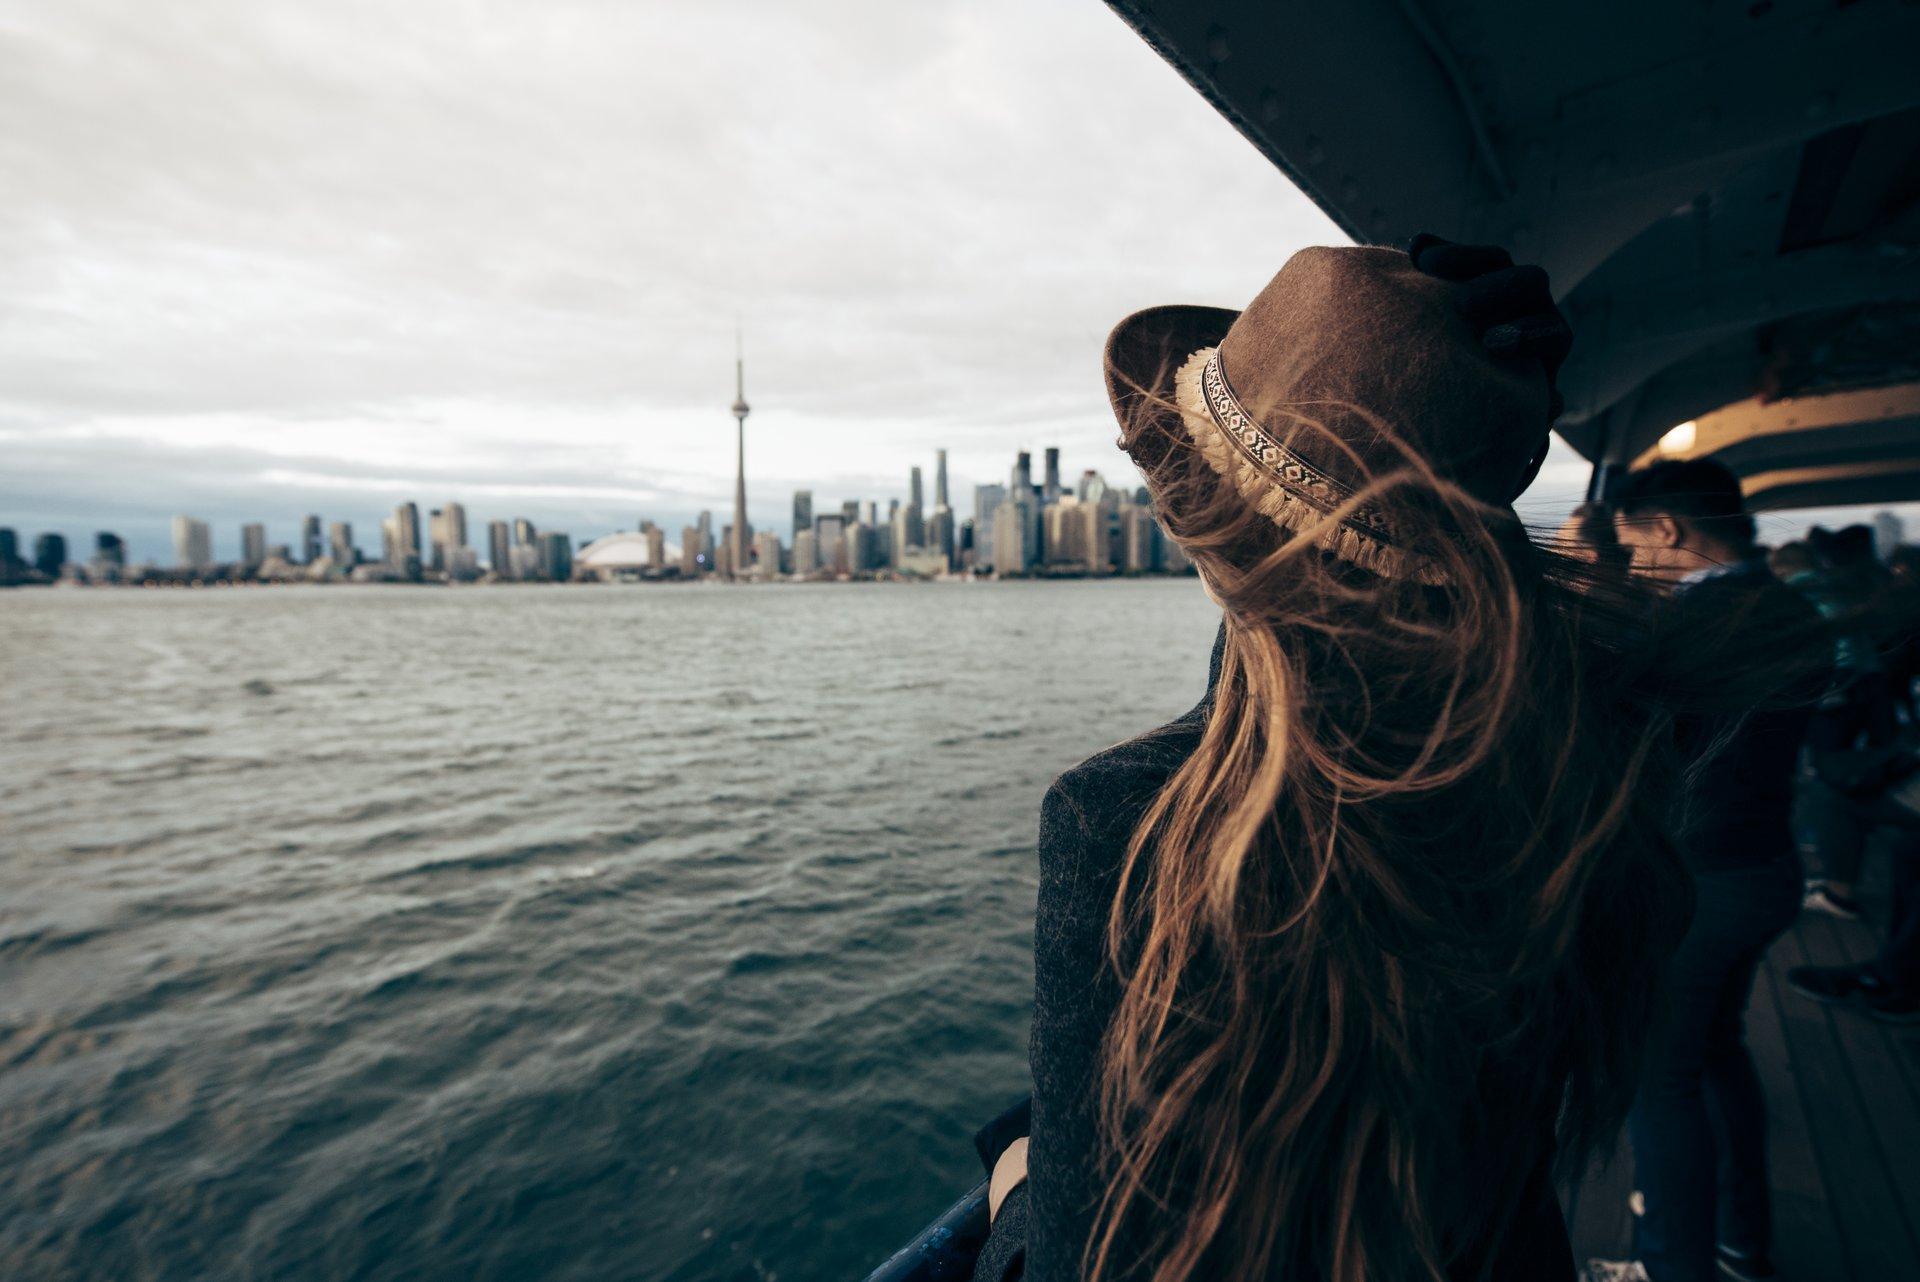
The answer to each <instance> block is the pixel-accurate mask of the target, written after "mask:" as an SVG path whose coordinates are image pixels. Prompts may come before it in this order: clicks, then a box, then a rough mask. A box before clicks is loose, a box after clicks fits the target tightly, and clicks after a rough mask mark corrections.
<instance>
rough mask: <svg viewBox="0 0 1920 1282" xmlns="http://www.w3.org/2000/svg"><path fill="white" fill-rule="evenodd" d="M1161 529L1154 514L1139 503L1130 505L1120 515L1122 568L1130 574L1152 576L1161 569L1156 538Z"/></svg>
mask: <svg viewBox="0 0 1920 1282" xmlns="http://www.w3.org/2000/svg"><path fill="white" fill-rule="evenodd" d="M1158 530H1159V527H1158V526H1156V525H1155V524H1154V521H1153V513H1152V511H1151V510H1149V509H1148V508H1146V507H1144V506H1142V505H1141V504H1138V503H1130V504H1128V505H1127V507H1126V508H1125V509H1124V510H1123V511H1122V512H1121V514H1120V534H1121V539H1120V543H1121V548H1120V568H1121V569H1122V570H1124V571H1126V572H1127V573H1128V574H1151V573H1152V572H1153V571H1154V570H1157V569H1159V568H1160V567H1159V563H1158V558H1157V557H1156V556H1155V555H1154V554H1155V551H1156V549H1155V547H1154V536H1155V534H1157V533H1158Z"/></svg>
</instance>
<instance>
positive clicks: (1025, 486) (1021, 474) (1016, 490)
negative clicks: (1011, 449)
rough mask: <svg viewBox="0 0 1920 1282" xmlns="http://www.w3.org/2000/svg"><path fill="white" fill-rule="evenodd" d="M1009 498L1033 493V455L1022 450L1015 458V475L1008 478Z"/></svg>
mask: <svg viewBox="0 0 1920 1282" xmlns="http://www.w3.org/2000/svg"><path fill="white" fill-rule="evenodd" d="M1007 492H1008V497H1009V498H1011V497H1013V496H1015V495H1021V494H1025V495H1031V494H1032V493H1033V455H1031V454H1029V453H1027V451H1025V450H1021V451H1020V452H1019V453H1018V454H1016V455H1014V456H1013V474H1012V475H1011V476H1009V477H1008V478H1007Z"/></svg>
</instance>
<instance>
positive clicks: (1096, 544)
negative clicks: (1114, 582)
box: [1080, 502, 1113, 574]
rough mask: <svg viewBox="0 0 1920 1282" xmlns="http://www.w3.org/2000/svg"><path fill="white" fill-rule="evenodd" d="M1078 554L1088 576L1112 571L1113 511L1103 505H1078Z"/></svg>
mask: <svg viewBox="0 0 1920 1282" xmlns="http://www.w3.org/2000/svg"><path fill="white" fill-rule="evenodd" d="M1080 518H1081V526H1082V528H1081V531H1080V553H1081V556H1082V558H1083V559H1084V560H1085V561H1086V563H1087V572H1088V573H1089V574H1109V573H1111V572H1112V571H1113V510H1112V509H1111V508H1110V507H1109V506H1108V505H1106V504H1103V503H1097V502H1096V503H1082V504H1081V505H1080Z"/></svg>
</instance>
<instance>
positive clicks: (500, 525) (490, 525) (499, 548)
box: [487, 521, 513, 579]
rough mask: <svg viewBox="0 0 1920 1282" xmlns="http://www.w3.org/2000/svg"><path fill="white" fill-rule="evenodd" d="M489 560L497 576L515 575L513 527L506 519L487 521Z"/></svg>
mask: <svg viewBox="0 0 1920 1282" xmlns="http://www.w3.org/2000/svg"><path fill="white" fill-rule="evenodd" d="M487 561H488V563H489V564H491V565H492V566H493V573H494V577H495V578H501V579H505V578H511V577H512V575H513V527H512V526H511V525H508V524H507V523H506V522H505V521H488V522H487Z"/></svg>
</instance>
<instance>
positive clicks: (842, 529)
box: [813, 512, 847, 572]
mask: <svg viewBox="0 0 1920 1282" xmlns="http://www.w3.org/2000/svg"><path fill="white" fill-rule="evenodd" d="M813 545H814V547H816V548H818V549H819V551H820V564H821V565H822V566H824V567H825V568H827V569H830V570H834V571H836V572H838V571H842V570H845V569H846V568H847V567H846V565H845V561H846V556H847V552H846V547H847V518H846V514H845V513H842V512H831V513H828V514H827V515H824V516H816V517H814V518H813Z"/></svg>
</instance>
